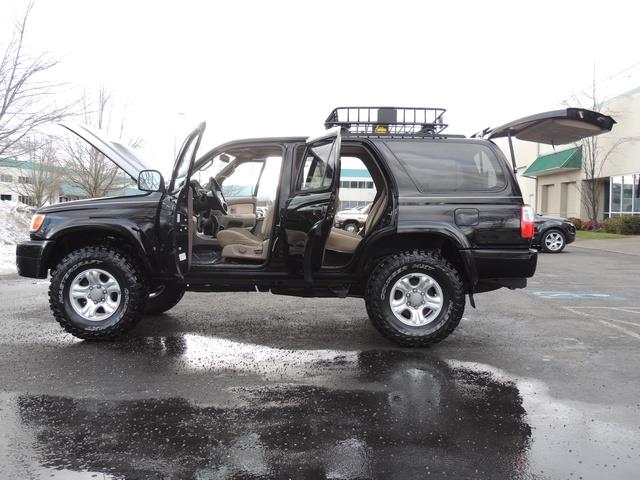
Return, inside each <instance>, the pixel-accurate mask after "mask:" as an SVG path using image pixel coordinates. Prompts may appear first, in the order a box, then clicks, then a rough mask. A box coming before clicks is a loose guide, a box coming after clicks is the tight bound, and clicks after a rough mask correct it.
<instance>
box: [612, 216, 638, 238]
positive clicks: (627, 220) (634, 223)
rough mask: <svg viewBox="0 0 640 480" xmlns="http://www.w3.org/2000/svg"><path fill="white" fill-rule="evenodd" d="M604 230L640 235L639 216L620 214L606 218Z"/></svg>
mask: <svg viewBox="0 0 640 480" xmlns="http://www.w3.org/2000/svg"><path fill="white" fill-rule="evenodd" d="M604 230H605V231H606V232H608V233H619V234H622V235H640V217H634V216H633V215H622V216H616V217H611V218H607V219H606V220H605V221H604Z"/></svg>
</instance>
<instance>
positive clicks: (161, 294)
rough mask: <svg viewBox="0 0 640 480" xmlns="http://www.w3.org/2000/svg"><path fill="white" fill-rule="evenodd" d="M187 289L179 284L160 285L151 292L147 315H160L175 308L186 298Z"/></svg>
mask: <svg viewBox="0 0 640 480" xmlns="http://www.w3.org/2000/svg"><path fill="white" fill-rule="evenodd" d="M184 292H185V287H184V285H181V284H178V283H168V284H164V285H160V286H158V287H156V288H155V289H153V290H151V292H149V299H148V300H147V309H146V310H145V313H148V314H151V315H153V314H159V313H164V312H166V311H167V310H171V309H172V308H173V307H175V306H176V305H177V304H178V302H179V301H180V300H182V297H183V296H184Z"/></svg>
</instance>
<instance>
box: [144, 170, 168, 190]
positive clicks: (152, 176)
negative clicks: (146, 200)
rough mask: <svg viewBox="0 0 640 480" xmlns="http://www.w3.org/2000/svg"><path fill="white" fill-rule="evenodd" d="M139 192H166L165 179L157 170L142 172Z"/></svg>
mask: <svg viewBox="0 0 640 480" xmlns="http://www.w3.org/2000/svg"><path fill="white" fill-rule="evenodd" d="M138 190H142V191H143V192H164V178H162V174H161V173H160V172H159V171H157V170H142V171H141V172H140V174H139V175H138Z"/></svg>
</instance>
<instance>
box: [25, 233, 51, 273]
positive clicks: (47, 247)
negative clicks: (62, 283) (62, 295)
mask: <svg viewBox="0 0 640 480" xmlns="http://www.w3.org/2000/svg"><path fill="white" fill-rule="evenodd" d="M53 243H54V242H53V241H52V240H29V241H27V242H22V243H19V244H18V245H17V246H16V266H17V267H18V274H19V275H22V276H23V277H31V278H47V270H48V264H49V263H48V260H49V255H50V253H51V251H52V250H53Z"/></svg>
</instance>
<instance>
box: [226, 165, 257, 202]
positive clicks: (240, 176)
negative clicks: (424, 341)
mask: <svg viewBox="0 0 640 480" xmlns="http://www.w3.org/2000/svg"><path fill="white" fill-rule="evenodd" d="M262 165H264V162H262V161H260V162H245V163H241V164H240V165H238V166H237V167H236V168H235V170H234V171H233V172H232V173H231V174H229V176H228V177H226V178H225V179H224V180H223V181H222V185H220V187H221V188H222V194H223V195H224V196H225V197H227V198H234V197H252V196H253V195H254V193H255V191H256V186H257V184H258V179H259V178H260V172H261V171H262Z"/></svg>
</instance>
